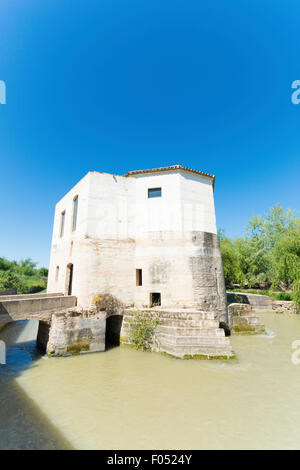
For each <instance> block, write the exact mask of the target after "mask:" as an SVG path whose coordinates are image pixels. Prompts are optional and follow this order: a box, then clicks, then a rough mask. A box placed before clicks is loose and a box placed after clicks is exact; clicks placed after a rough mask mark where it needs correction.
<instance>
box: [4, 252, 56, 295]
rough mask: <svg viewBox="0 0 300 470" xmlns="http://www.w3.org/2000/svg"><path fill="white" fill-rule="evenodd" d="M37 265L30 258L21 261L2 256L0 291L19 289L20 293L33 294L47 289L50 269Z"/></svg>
mask: <svg viewBox="0 0 300 470" xmlns="http://www.w3.org/2000/svg"><path fill="white" fill-rule="evenodd" d="M36 266H37V263H35V262H33V261H32V260H31V259H30V258H28V259H25V260H22V261H20V262H17V261H9V260H8V259H6V258H0V293H1V292H4V291H6V290H9V289H17V293H18V294H33V293H35V292H40V291H42V290H44V289H46V287H47V276H48V269H46V268H39V269H37V268H36Z"/></svg>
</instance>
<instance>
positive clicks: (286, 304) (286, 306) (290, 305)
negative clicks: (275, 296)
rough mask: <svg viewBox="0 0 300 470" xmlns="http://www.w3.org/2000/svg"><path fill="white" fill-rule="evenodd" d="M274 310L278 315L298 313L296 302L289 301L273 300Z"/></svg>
mask: <svg viewBox="0 0 300 470" xmlns="http://www.w3.org/2000/svg"><path fill="white" fill-rule="evenodd" d="M272 309H273V310H274V311H275V312H276V313H297V309H296V306H295V304H294V302H291V301H289V300H273V302H272Z"/></svg>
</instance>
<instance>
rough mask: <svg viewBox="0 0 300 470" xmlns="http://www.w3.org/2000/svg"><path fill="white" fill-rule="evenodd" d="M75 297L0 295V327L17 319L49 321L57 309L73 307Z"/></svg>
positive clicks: (58, 295) (60, 295)
mask: <svg viewBox="0 0 300 470" xmlns="http://www.w3.org/2000/svg"><path fill="white" fill-rule="evenodd" d="M76 303H77V298H76V297H75V296H73V295H68V296H64V295H63V294H62V293H55V294H24V295H1V296H0V327H1V325H3V324H5V323H9V322H12V321H18V320H42V321H49V320H50V319H51V315H52V314H53V313H55V312H57V311H60V310H63V309H66V308H70V307H74V306H75V305H76Z"/></svg>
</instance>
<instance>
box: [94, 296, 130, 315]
mask: <svg viewBox="0 0 300 470" xmlns="http://www.w3.org/2000/svg"><path fill="white" fill-rule="evenodd" d="M92 303H93V304H94V305H95V306H96V310H97V312H101V311H105V312H106V313H107V314H109V315H114V314H115V315H116V314H118V313H119V312H120V310H123V308H124V305H123V303H122V302H121V301H120V300H119V299H117V297H114V296H113V295H111V294H96V295H94V297H93V299H92Z"/></svg>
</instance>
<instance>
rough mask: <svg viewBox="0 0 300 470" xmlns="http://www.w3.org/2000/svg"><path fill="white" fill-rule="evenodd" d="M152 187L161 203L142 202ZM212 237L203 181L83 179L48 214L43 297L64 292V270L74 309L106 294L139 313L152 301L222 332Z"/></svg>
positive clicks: (175, 175) (222, 296)
mask: <svg viewBox="0 0 300 470" xmlns="http://www.w3.org/2000/svg"><path fill="white" fill-rule="evenodd" d="M155 187H161V188H162V197H160V198H148V188H155ZM74 196H78V198H79V199H78V222H77V228H76V230H75V231H74V232H72V230H71V218H72V204H73V199H74ZM62 211H66V219H65V230H64V236H63V237H60V236H59V230H60V219H61V212H62ZM216 233H217V229H216V220H215V210H214V198H213V183H212V180H211V179H210V178H207V177H205V176H201V175H192V174H190V173H187V172H184V171H181V170H178V171H170V172H163V173H154V174H148V173H147V174H142V175H137V176H134V177H124V176H117V175H109V174H104V173H98V172H90V173H88V175H86V177H84V178H83V179H82V180H81V181H80V182H79V183H78V184H77V185H76V186H75V187H74V188H72V190H71V191H70V192H69V193H68V194H67V195H66V196H65V197H64V198H63V199H62V200H61V201H59V203H58V204H57V206H56V212H55V222H54V229H53V241H52V250H51V263H50V271H49V282H48V292H51V291H56V292H58V291H63V292H66V289H67V271H66V270H67V266H68V265H69V264H72V265H73V287H72V293H73V294H74V295H76V296H77V298H78V304H79V305H81V306H84V307H88V306H89V305H90V302H91V299H92V297H93V295H94V294H96V293H98V292H101V293H105V292H107V293H111V294H113V295H115V296H116V297H118V298H119V299H120V300H121V301H122V302H123V303H124V304H125V305H127V306H131V305H136V306H137V307H140V308H143V307H148V306H149V303H150V294H151V293H159V294H160V295H161V305H162V307H164V308H173V307H178V308H182V307H186V308H196V309H199V310H200V311H203V312H212V313H213V315H214V318H215V319H216V320H218V321H220V322H224V323H226V324H230V318H229V317H228V314H227V302H226V293H225V284H224V275H223V265H222V259H221V254H220V247H219V242H218V237H217V235H216ZM57 267H59V269H58V270H57ZM136 269H142V277H143V283H142V286H136ZM57 273H58V274H57Z"/></svg>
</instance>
